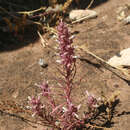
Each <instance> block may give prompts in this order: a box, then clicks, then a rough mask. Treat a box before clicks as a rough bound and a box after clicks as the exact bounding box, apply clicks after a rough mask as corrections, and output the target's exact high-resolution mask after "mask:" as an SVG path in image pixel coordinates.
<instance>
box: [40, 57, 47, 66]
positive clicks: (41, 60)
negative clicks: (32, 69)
mask: <svg viewBox="0 0 130 130" xmlns="http://www.w3.org/2000/svg"><path fill="white" fill-rule="evenodd" d="M38 64H39V65H40V66H41V67H43V68H46V67H47V66H48V64H47V63H46V62H45V61H44V59H42V58H40V59H39V61H38Z"/></svg>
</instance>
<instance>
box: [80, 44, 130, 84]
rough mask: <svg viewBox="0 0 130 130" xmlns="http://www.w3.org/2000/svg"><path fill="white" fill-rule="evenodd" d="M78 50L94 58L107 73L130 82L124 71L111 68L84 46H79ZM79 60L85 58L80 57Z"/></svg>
mask: <svg viewBox="0 0 130 130" xmlns="http://www.w3.org/2000/svg"><path fill="white" fill-rule="evenodd" d="M79 49H80V50H83V51H85V52H86V53H88V54H89V55H90V56H92V57H93V58H95V59H96V60H97V61H98V62H99V63H100V64H101V65H102V66H103V67H104V68H106V69H108V70H109V71H111V72H112V73H114V74H115V75H116V76H118V77H119V78H121V79H123V80H126V81H130V75H129V74H128V73H127V72H126V71H123V69H120V68H117V67H114V66H111V65H110V64H108V63H107V62H106V61H105V60H103V59H102V58H100V57H98V56H97V55H95V54H94V53H92V52H90V51H89V50H88V49H87V47H86V46H85V45H82V46H79ZM80 59H85V58H84V57H80Z"/></svg>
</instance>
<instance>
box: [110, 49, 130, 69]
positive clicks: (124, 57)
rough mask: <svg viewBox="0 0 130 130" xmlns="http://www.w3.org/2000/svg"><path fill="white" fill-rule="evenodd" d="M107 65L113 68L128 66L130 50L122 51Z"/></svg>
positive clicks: (129, 63)
mask: <svg viewBox="0 0 130 130" xmlns="http://www.w3.org/2000/svg"><path fill="white" fill-rule="evenodd" d="M107 63H109V64H110V65H112V66H115V67H119V66H130V48H127V49H124V50H122V51H121V52H120V53H119V54H117V55H116V56H113V57H112V58H110V59H109V60H108V62H107Z"/></svg>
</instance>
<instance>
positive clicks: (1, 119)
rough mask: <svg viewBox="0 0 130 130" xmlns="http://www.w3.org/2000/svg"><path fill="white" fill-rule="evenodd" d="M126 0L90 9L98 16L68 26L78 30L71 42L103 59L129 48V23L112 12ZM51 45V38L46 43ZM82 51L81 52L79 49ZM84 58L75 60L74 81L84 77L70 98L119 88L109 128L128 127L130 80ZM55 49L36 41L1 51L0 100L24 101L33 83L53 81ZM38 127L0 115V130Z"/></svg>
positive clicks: (111, 0)
mask: <svg viewBox="0 0 130 130" xmlns="http://www.w3.org/2000/svg"><path fill="white" fill-rule="evenodd" d="M128 3H129V0H109V1H108V2H106V3H104V4H102V5H99V6H97V7H96V8H94V10H95V11H97V12H98V13H99V16H98V17H97V18H95V19H91V20H89V21H84V22H82V23H79V24H74V25H73V26H71V27H70V28H71V30H72V33H73V32H79V33H77V34H75V35H76V38H75V40H74V44H75V45H82V44H85V45H86V46H87V47H88V49H89V50H90V51H92V52H93V53H94V54H96V55H98V56H99V57H101V58H103V59H104V60H108V59H109V58H110V57H112V56H113V55H115V54H116V53H117V52H119V51H120V50H122V49H124V48H128V47H130V44H129V42H130V24H129V25H123V24H122V23H121V22H119V21H118V20H117V19H116V18H117V13H116V11H117V10H118V8H119V7H120V6H122V7H124V6H125V4H128ZM48 43H49V44H50V45H51V46H52V47H55V45H56V44H55V42H54V41H53V39H52V38H50V39H49V42H48ZM81 53H82V52H81ZM84 56H85V57H86V59H87V60H88V61H90V62H87V61H80V60H77V75H76V78H75V83H77V82H78V80H79V79H80V78H81V76H82V77H84V79H83V81H82V83H81V84H80V87H79V86H78V85H76V89H74V95H73V96H74V97H75V99H76V97H80V98H81V97H83V96H84V95H83V92H84V91H85V90H88V91H89V92H91V93H93V94H95V95H97V96H100V94H101V92H103V93H104V94H105V95H106V96H108V97H109V96H110V95H111V94H112V93H113V92H115V91H117V90H119V91H120V92H121V93H120V96H119V97H118V98H119V100H120V103H119V104H118V105H117V107H116V116H114V118H113V120H112V122H113V124H112V126H111V127H110V128H109V129H110V130H112V129H113V130H129V129H130V83H128V82H126V81H124V80H122V79H120V78H119V77H117V76H116V75H114V74H113V73H112V72H110V71H108V70H106V69H104V68H103V67H102V66H100V64H98V63H97V62H96V61H95V59H93V58H91V57H90V56H88V55H86V54H84ZM40 58H44V59H45V60H46V61H47V62H48V67H47V68H41V67H40V66H39V65H38V60H39V59H40ZM56 59H57V57H56V55H55V49H53V50H52V49H48V48H44V49H43V48H42V46H41V44H40V41H37V42H36V43H35V44H33V45H28V46H26V47H23V48H21V49H17V50H13V51H8V52H6V51H4V52H2V53H1V54H0V61H1V62H0V99H1V100H14V101H16V102H18V103H19V104H23V103H26V101H27V97H28V96H29V95H30V96H31V95H36V94H37V93H38V91H39V90H38V89H37V87H36V86H35V85H34V84H35V83H38V84H39V83H41V82H42V81H43V80H45V79H48V80H49V81H50V83H54V84H55V81H53V80H52V79H53V77H54V76H58V77H59V73H57V69H56V63H55V60H56ZM33 129H34V130H42V127H41V126H39V127H38V128H37V129H36V128H32V127H31V126H30V125H28V124H27V123H25V122H23V121H21V120H20V119H17V118H15V117H10V116H8V115H2V114H1V115H0V130H33Z"/></svg>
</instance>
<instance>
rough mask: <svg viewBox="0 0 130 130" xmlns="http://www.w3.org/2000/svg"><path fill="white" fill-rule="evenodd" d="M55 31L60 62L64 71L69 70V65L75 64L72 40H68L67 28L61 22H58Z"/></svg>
mask: <svg viewBox="0 0 130 130" xmlns="http://www.w3.org/2000/svg"><path fill="white" fill-rule="evenodd" d="M57 30H58V40H59V44H60V45H59V47H60V57H61V61H62V64H63V65H64V67H65V69H67V70H69V69H70V68H71V65H72V64H73V63H74V62H75V58H74V48H73V47H72V45H71V44H72V42H73V40H72V38H70V33H69V31H68V28H67V26H66V25H65V23H63V22H62V20H61V21H60V23H59V25H58V27H57Z"/></svg>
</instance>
